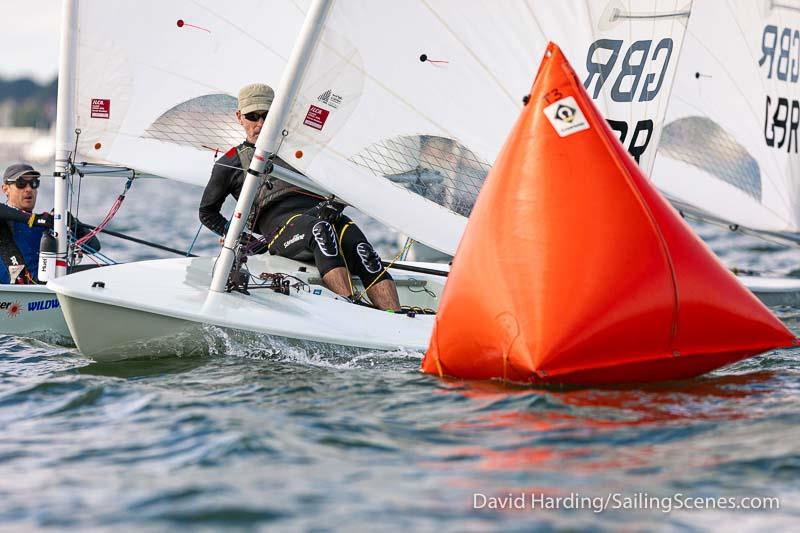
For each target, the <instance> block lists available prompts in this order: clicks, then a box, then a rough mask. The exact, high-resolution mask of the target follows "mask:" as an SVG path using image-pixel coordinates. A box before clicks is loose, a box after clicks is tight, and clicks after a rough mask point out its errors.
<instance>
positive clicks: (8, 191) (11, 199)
mask: <svg viewBox="0 0 800 533" xmlns="http://www.w3.org/2000/svg"><path fill="white" fill-rule="evenodd" d="M18 179H21V180H22V182H23V183H24V184H25V188H24V189H20V188H19V187H17V184H16V183H3V192H4V193H5V195H6V196H7V197H8V205H10V206H11V207H16V208H17V209H22V210H23V211H29V212H32V211H33V208H34V206H35V205H36V195H37V194H38V191H39V190H38V189H34V188H33V187H31V185H30V184H31V183H32V182H33V181H34V180H38V177H37V176H22V177H21V178H18Z"/></svg>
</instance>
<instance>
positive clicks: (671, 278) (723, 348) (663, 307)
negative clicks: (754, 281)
mask: <svg viewBox="0 0 800 533" xmlns="http://www.w3.org/2000/svg"><path fill="white" fill-rule="evenodd" d="M796 345H797V339H796V338H795V336H794V335H793V334H792V333H791V332H790V331H789V330H788V329H787V328H786V327H785V326H784V325H783V324H782V323H781V322H780V320H778V319H777V318H776V317H775V316H774V315H773V314H772V313H771V312H770V311H769V309H767V308H766V307H765V306H764V305H763V304H762V303H761V302H760V301H758V299H756V297H755V296H753V294H752V293H750V291H748V290H747V289H746V288H745V287H744V286H743V285H742V284H741V283H739V281H738V280H737V279H736V278H735V277H734V276H733V274H731V273H730V272H729V271H728V270H727V269H726V268H725V267H724V266H723V265H722V264H721V263H720V262H719V260H718V259H717V258H716V256H714V254H713V253H712V252H711V251H710V250H709V249H708V248H707V247H706V245H705V244H704V243H703V242H702V241H701V240H700V239H699V238H698V237H697V236H696V235H695V234H694V233H693V232H692V231H691V229H690V228H689V226H688V225H687V224H686V223H685V222H684V221H683V220H682V219H681V218H680V216H678V214H677V213H676V212H675V210H674V209H673V208H672V207H671V206H670V205H669V204H668V203H667V202H666V201H665V200H664V199H663V198H662V197H661V195H660V194H659V193H658V192H657V191H656V190H655V188H654V187H653V185H652V184H651V183H650V182H649V181H648V180H647V178H645V177H644V175H643V174H642V173H641V171H640V170H639V168H638V167H637V166H636V164H635V163H634V161H633V160H632V159H631V158H630V156H629V155H628V154H627V153H626V152H625V149H624V148H623V147H622V146H621V145H620V143H619V141H618V140H617V138H616V136H615V135H614V134H613V133H612V132H611V130H610V129H609V128H608V126H607V125H606V122H605V120H604V119H603V117H602V115H601V114H600V112H599V111H598V110H597V109H596V108H595V107H594V104H593V103H592V101H591V99H590V98H589V96H588V95H587V94H586V92H585V91H584V88H583V85H582V84H581V83H580V81H579V80H578V79H577V77H576V75H575V72H574V71H573V70H572V68H571V67H570V66H569V63H568V62H567V60H566V58H565V57H564V55H563V54H562V53H561V50H560V49H559V48H558V47H557V46H556V45H555V44H553V43H550V44H549V45H548V47H547V53H546V54H545V58H544V59H543V61H542V64H541V66H540V67H539V72H538V74H537V75H536V79H535V81H534V84H533V87H532V89H531V94H530V96H529V99H528V100H527V104H526V105H525V107H524V108H523V110H522V114H521V116H520V117H519V119H518V121H517V123H516V125H515V126H514V128H513V130H512V131H511V134H510V136H509V138H508V140H507V141H506V144H505V146H504V147H503V150H502V151H501V153H500V155H499V156H498V157H497V160H496V162H495V164H494V166H493V167H492V170H491V172H490V174H489V176H488V177H487V179H486V182H485V184H484V187H483V189H482V190H481V193H480V195H479V197H478V201H477V203H476V204H475V207H474V209H473V211H472V215H471V216H470V219H469V222H468V225H467V229H466V231H465V233H464V237H463V238H462V241H461V243H460V245H459V248H458V251H457V253H456V255H455V258H454V260H453V265H452V268H451V271H450V276H449V279H448V282H447V285H446V287H445V290H444V294H443V296H442V300H441V304H440V306H439V312H438V314H437V318H436V324H435V326H434V330H433V334H432V336H431V342H430V346H429V348H428V351H427V353H426V354H425V358H424V359H423V361H422V370H423V371H424V372H428V373H433V374H438V375H447V376H454V377H461V378H474V379H487V378H502V379H506V380H511V381H523V382H555V383H576V384H601V383H624V382H643V381H660V380H671V379H684V378H689V377H692V376H697V375H699V374H703V373H705V372H708V371H710V370H713V369H715V368H718V367H720V366H723V365H727V364H730V363H733V362H735V361H738V360H740V359H744V358H746V357H750V356H752V355H755V354H758V353H762V352H764V351H767V350H770V349H773V348H780V347H790V346H796Z"/></svg>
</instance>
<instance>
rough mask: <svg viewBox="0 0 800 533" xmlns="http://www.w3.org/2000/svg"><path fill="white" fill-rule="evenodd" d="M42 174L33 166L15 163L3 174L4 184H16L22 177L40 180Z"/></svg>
mask: <svg viewBox="0 0 800 533" xmlns="http://www.w3.org/2000/svg"><path fill="white" fill-rule="evenodd" d="M41 175H42V174H41V173H40V172H39V171H38V170H35V169H34V168H33V167H32V166H30V165H26V164H25V163H15V164H13V165H11V166H9V167H8V168H7V169H6V171H5V173H4V174H3V183H14V182H15V181H17V178H18V177H20V176H31V177H33V178H38V177H39V176H41Z"/></svg>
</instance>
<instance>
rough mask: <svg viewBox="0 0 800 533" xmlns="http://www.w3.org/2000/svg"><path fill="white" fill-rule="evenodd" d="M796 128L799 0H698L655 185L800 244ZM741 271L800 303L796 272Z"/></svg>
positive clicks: (721, 218)
mask: <svg viewBox="0 0 800 533" xmlns="http://www.w3.org/2000/svg"><path fill="white" fill-rule="evenodd" d="M798 129H800V2H798V1H796V0H792V1H786V2H736V1H729V0H706V1H703V2H697V3H696V5H695V6H694V8H693V9H692V17H691V19H690V21H689V26H688V28H687V30H686V40H685V43H684V48H683V52H682V55H681V61H680V63H679V64H678V71H677V73H676V77H675V88H674V90H673V94H672V98H671V100H670V105H669V108H668V110H667V116H666V119H665V127H664V130H663V132H662V137H661V142H660V146H659V149H658V155H657V158H656V163H655V168H654V170H653V173H652V175H651V177H652V179H653V182H654V183H655V184H656V186H657V187H658V188H659V190H661V192H662V193H663V194H664V195H665V196H666V197H667V198H668V199H669V200H670V202H671V203H672V204H673V205H674V206H676V207H677V208H678V209H679V210H680V211H681V212H682V213H684V214H686V215H687V216H692V217H695V218H699V219H702V220H705V221H708V222H711V223H715V224H718V225H722V226H723V227H727V228H730V229H731V230H733V231H738V232H743V233H747V234H751V235H754V236H757V237H761V238H765V239H767V240H770V241H776V242H782V243H786V244H790V245H797V244H800V194H798V193H799V192H800V156H798V150H800V133H799V132H798ZM738 266H743V267H744V268H745V269H747V267H748V265H738ZM796 267H797V265H796V264H794V265H790V264H787V265H786V266H785V267H784V268H786V269H787V270H793V269H795V268H796ZM740 279H741V280H742V281H743V282H744V283H745V284H746V285H747V286H748V287H749V288H750V289H751V290H753V291H754V292H755V293H756V294H757V295H758V296H759V298H761V299H762V300H763V301H764V302H765V303H767V304H769V305H795V306H797V305H800V279H797V278H782V277H769V276H766V275H765V276H761V277H756V276H743V277H741V278H740Z"/></svg>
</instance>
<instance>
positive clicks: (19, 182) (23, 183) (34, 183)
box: [6, 176, 39, 189]
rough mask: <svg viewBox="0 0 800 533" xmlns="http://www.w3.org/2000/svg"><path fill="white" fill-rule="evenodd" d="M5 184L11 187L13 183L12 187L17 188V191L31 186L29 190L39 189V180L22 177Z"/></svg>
mask: <svg viewBox="0 0 800 533" xmlns="http://www.w3.org/2000/svg"><path fill="white" fill-rule="evenodd" d="M6 183H7V184H8V185H11V184H12V183H13V184H14V185H16V186H17V189H24V188H25V187H27V186H28V185H30V186H31V189H38V188H39V178H33V179H25V178H24V177H22V176H20V177H19V178H17V179H16V180H14V181H7V182H6Z"/></svg>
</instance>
